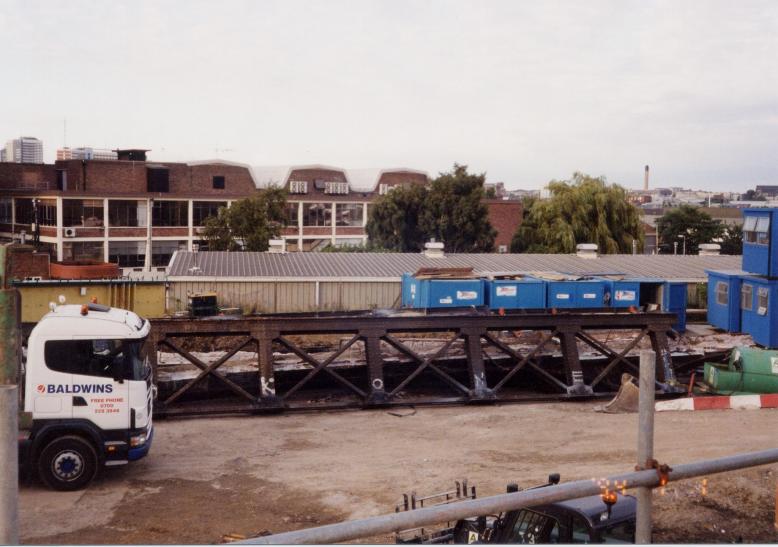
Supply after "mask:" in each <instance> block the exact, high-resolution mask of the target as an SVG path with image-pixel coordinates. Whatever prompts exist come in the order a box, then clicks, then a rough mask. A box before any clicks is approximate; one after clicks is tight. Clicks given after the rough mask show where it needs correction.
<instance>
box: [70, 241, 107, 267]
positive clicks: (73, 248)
mask: <svg viewBox="0 0 778 547" xmlns="http://www.w3.org/2000/svg"><path fill="white" fill-rule="evenodd" d="M62 260H64V261H66V262H84V261H98V262H102V261H103V242H102V241H68V242H65V243H63V244H62Z"/></svg>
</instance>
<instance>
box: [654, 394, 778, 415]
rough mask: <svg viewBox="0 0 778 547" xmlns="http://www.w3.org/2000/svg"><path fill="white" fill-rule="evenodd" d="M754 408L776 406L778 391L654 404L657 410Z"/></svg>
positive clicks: (673, 400)
mask: <svg viewBox="0 0 778 547" xmlns="http://www.w3.org/2000/svg"><path fill="white" fill-rule="evenodd" d="M756 408H778V393H770V394H767V395H714V396H711V397H685V398H683V399H672V400H670V401H658V402H657V403H656V406H655V410H656V411H657V412H663V411H666V410H729V409H733V410H752V409H756Z"/></svg>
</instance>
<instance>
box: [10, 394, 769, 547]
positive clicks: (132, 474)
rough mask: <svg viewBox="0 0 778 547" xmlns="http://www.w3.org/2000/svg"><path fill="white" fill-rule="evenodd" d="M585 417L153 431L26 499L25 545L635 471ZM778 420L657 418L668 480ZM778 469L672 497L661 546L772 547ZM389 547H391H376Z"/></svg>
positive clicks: (663, 498) (578, 407)
mask: <svg viewBox="0 0 778 547" xmlns="http://www.w3.org/2000/svg"><path fill="white" fill-rule="evenodd" d="M593 407H594V404H593V403H550V404H536V405H499V406H457V407H425V408H419V409H418V410H417V412H416V413H415V414H413V415H410V416H406V417H402V418H400V417H396V416H392V415H390V414H388V413H387V412H386V411H381V410H371V411H353V412H330V413H307V414H301V413H298V414H287V415H277V416H263V417H233V418H207V419H191V420H170V421H159V422H157V424H156V427H157V431H156V435H155V439H154V443H155V444H154V446H153V447H152V450H151V453H150V454H149V456H148V457H147V458H146V459H145V460H142V461H140V462H136V463H134V464H132V465H130V466H127V467H124V468H121V469H114V470H111V471H109V472H106V473H104V474H103V476H102V477H101V478H100V479H99V480H98V481H97V482H95V483H94V484H93V485H92V486H91V487H90V488H89V489H87V490H85V491H81V492H72V493H60V492H51V491H48V490H45V489H43V488H42V487H41V486H40V485H38V484H37V483H31V484H24V485H22V489H21V502H20V512H21V536H22V541H23V542H24V543H48V544H90V543H110V544H119V543H217V542H220V541H221V540H222V538H223V536H224V535H226V534H241V535H245V536H251V535H256V534H259V533H262V532H263V531H266V530H267V531H271V532H274V533H275V532H282V531H286V530H292V529H298V528H305V527H310V526H315V525H317V524H324V523H330V522H336V521H339V520H343V519H354V518H360V517H366V516H371V515H378V514H382V513H387V512H392V511H393V510H394V505H395V503H397V502H398V501H399V498H400V497H401V495H402V493H403V492H409V491H411V490H415V491H416V492H419V493H425V492H429V493H432V492H438V491H441V490H444V489H448V488H450V487H451V486H452V485H453V482H454V481H455V480H458V479H462V478H467V479H468V480H469V481H470V482H471V483H473V484H476V485H477V486H478V492H479V496H485V495H490V494H497V493H502V492H503V491H504V488H505V485H506V483H508V482H512V481H515V482H518V483H519V484H520V485H521V486H530V485H534V484H538V483H540V482H543V480H544V479H545V477H546V476H547V475H548V473H550V472H559V473H561V474H562V480H563V481H564V480H574V479H588V478H596V477H605V476H607V475H610V474H615V473H620V472H625V471H629V470H631V469H632V468H633V466H634V464H635V459H636V454H635V452H636V451H635V448H636V445H637V440H636V430H637V415H635V414H619V415H609V414H600V413H595V412H594V411H593V410H592V409H593ZM777 440H778V410H770V409H763V410H751V411H734V410H724V411H698V412H663V413H658V414H657V415H656V435H655V444H656V450H655V453H656V455H657V459H658V460H659V461H660V462H667V463H669V464H670V465H673V464H678V463H686V462H690V461H695V460H700V459H707V458H715V457H719V456H725V455H730V454H735V453H740V452H747V451H753V450H762V449H767V448H774V447H776V444H777V442H776V441H777ZM777 477H778V466H765V467H760V468H755V469H751V470H744V471H737V472H732V473H728V474H722V475H712V476H709V477H707V485H706V489H707V491H706V492H704V491H703V484H702V480H701V479H700V480H693V481H692V480H690V481H685V482H682V483H672V484H671V485H668V487H667V488H666V489H665V491H664V493H663V494H660V493H659V492H657V493H656V494H655V537H654V539H655V541H656V542H674V543H690V542H692V543H694V542H712V543H719V542H720V543H728V542H734V541H738V540H741V541H745V542H760V543H769V542H776V541H778V533H776V529H775V525H774V520H775V507H776V482H777V481H776V478H777ZM375 540H378V541H391V537H388V536H387V537H382V538H375Z"/></svg>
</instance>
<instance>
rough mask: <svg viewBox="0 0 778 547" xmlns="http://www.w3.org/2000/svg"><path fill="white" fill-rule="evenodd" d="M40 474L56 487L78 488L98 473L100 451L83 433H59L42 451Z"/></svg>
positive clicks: (39, 465)
mask: <svg viewBox="0 0 778 547" xmlns="http://www.w3.org/2000/svg"><path fill="white" fill-rule="evenodd" d="M38 474H39V475H40V478H41V479H42V480H43V482H45V483H46V484H47V485H48V486H49V487H51V488H53V489H55V490H78V489H80V488H83V487H85V486H86V485H87V484H89V483H90V482H91V480H92V479H93V478H95V475H97V453H96V452H95V449H94V448H93V447H92V445H91V444H90V443H89V442H87V441H85V440H84V439H82V438H81V437H77V436H75V435H68V436H66V437H59V438H57V439H54V440H53V441H51V442H50V443H49V444H47V445H46V448H44V449H43V451H41V454H40V457H39V458H38Z"/></svg>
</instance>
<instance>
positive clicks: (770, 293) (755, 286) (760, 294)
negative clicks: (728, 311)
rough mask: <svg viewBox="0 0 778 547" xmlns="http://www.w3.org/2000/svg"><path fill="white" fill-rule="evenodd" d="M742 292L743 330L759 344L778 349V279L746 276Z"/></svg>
mask: <svg viewBox="0 0 778 547" xmlns="http://www.w3.org/2000/svg"><path fill="white" fill-rule="evenodd" d="M740 291H741V295H742V310H741V313H742V315H741V329H742V330H743V332H747V333H748V334H750V335H751V338H753V339H754V342H756V343H757V344H759V345H761V346H764V347H766V348H770V349H776V348H778V313H776V311H778V310H776V304H778V279H764V278H760V277H752V276H746V277H743V278H742V280H741V286H740Z"/></svg>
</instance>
